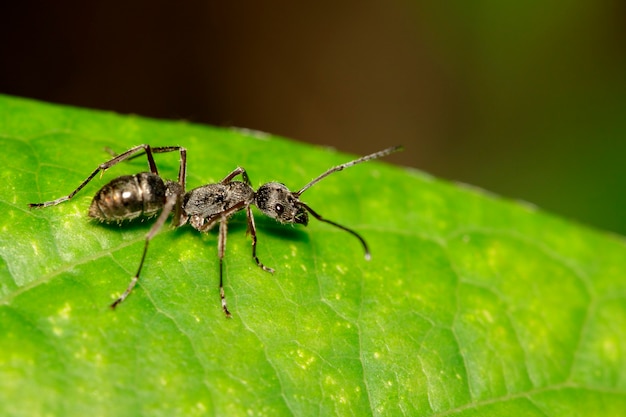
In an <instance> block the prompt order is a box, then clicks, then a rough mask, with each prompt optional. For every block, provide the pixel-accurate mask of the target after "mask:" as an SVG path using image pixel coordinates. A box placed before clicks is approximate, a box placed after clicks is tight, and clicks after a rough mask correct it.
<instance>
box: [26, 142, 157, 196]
mask: <svg viewBox="0 0 626 417" xmlns="http://www.w3.org/2000/svg"><path fill="white" fill-rule="evenodd" d="M139 151H143V152H145V154H146V157H147V158H148V165H149V166H150V171H151V172H152V173H153V174H156V175H158V171H157V168H156V164H155V163H154V157H153V156H152V151H151V149H150V145H138V146H135V147H134V148H131V149H129V150H127V151H126V152H124V153H121V154H119V155H117V156H116V157H115V158H113V159H110V160H108V161H107V162H105V163H103V164H100V165H99V166H98V168H96V169H95V170H94V171H93V172H92V173H91V174H90V175H89V176H88V177H87V178H86V179H85V180H84V181H83V182H81V183H80V185H79V186H78V187H77V188H76V189H75V190H74V191H72V192H71V193H69V194H68V195H66V196H64V197H61V198H57V199H56V200H52V201H46V202H43V203H30V204H29V205H28V206H29V207H30V208H42V207H50V206H55V205H57V204H60V203H63V202H65V201H68V200H69V199H71V198H72V197H74V196H75V195H76V193H78V192H79V191H80V190H82V189H83V187H84V186H85V185H87V184H88V183H89V181H91V180H92V179H93V178H94V177H95V176H96V174H97V173H98V172H100V171H106V170H107V169H109V168H111V167H112V166H114V165H116V164H118V163H120V162H122V161H124V160H126V159H128V158H131V157H132V156H133V155H134V154H136V153H137V152H139Z"/></svg>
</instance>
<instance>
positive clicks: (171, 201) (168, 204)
mask: <svg viewBox="0 0 626 417" xmlns="http://www.w3.org/2000/svg"><path fill="white" fill-rule="evenodd" d="M178 200H179V198H178V196H177V195H175V194H173V195H170V196H169V197H168V198H167V200H166V201H165V205H164V206H163V211H162V212H161V214H160V215H159V217H158V218H157V220H156V222H155V223H154V224H153V225H152V227H151V228H150V231H148V234H146V243H145V244H144V246H143V253H142V254H141V261H140V262H139V268H137V273H135V275H134V276H133V277H132V278H131V280H130V284H128V287H127V288H126V291H124V292H123V293H122V295H120V296H119V297H118V298H117V299H116V300H115V301H114V302H113V303H112V304H111V308H112V309H115V307H117V306H118V304H120V303H121V302H122V301H124V300H125V299H126V297H128V296H129V295H130V293H131V291H132V290H133V288H135V285H137V281H139V273H141V268H142V267H143V262H144V261H145V259H146V254H147V253H148V245H149V244H150V240H152V238H153V237H154V236H155V235H156V234H157V232H158V231H159V230H160V229H161V227H163V225H164V224H165V221H166V220H167V218H168V216H169V215H170V213H171V212H172V209H173V208H174V206H175V205H176V204H177V201H178Z"/></svg>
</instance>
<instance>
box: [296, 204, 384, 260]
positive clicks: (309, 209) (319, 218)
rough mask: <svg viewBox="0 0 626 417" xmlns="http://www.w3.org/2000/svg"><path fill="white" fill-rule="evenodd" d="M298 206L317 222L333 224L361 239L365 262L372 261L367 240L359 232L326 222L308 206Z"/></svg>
mask: <svg viewBox="0 0 626 417" xmlns="http://www.w3.org/2000/svg"><path fill="white" fill-rule="evenodd" d="M298 205H300V206H301V207H304V208H305V209H306V210H307V211H308V212H309V213H311V214H312V215H313V217H315V218H316V219H317V220H319V221H321V222H324V223H328V224H332V225H333V226H335V227H338V228H340V229H341V230H345V231H346V232H348V233H350V234H351V235H353V236H354V237H356V238H357V239H359V241H360V242H361V245H363V250H365V260H366V261H369V260H370V259H372V256H371V255H370V250H369V248H368V247H367V243H365V239H363V237H362V236H361V235H360V234H358V233H357V232H355V231H354V230H352V229H348V228H347V227H345V226H342V225H340V224H339V223H335V222H333V221H330V220H326V219H325V218H323V217H322V216H320V215H319V214H317V213H316V212H314V211H313V209H312V208H311V207H309V206H307V205H306V204H304V203H302V202H299V203H298Z"/></svg>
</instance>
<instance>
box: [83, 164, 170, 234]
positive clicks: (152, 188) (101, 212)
mask: <svg viewBox="0 0 626 417" xmlns="http://www.w3.org/2000/svg"><path fill="white" fill-rule="evenodd" d="M166 190H167V187H166V186H165V184H164V183H163V180H162V179H161V178H160V177H159V176H158V175H155V174H151V173H149V172H142V173H139V174H137V175H124V176H121V177H118V178H115V179H114V180H112V181H111V182H109V183H108V184H106V185H105V186H104V187H102V188H101V189H100V191H98V192H97V193H96V195H95V196H94V198H93V200H92V201H91V206H90V207H89V216H90V217H93V218H95V219H98V220H100V221H102V222H107V223H109V222H119V221H122V220H132V219H135V218H137V217H141V216H145V217H150V216H154V215H156V214H157V213H158V212H159V210H161V209H162V208H163V204H164V203H165V193H166Z"/></svg>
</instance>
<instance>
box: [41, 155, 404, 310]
mask: <svg viewBox="0 0 626 417" xmlns="http://www.w3.org/2000/svg"><path fill="white" fill-rule="evenodd" d="M401 149H402V147H401V146H395V147H391V148H387V149H384V150H382V151H379V152H376V153H373V154H370V155H367V156H364V157H361V158H359V159H356V160H354V161H351V162H347V163H345V164H341V165H337V166H335V167H333V168H330V169H328V170H327V171H325V172H324V173H322V174H321V175H319V176H318V177H316V178H315V179H313V180H312V181H311V182H309V183H308V184H306V185H305V186H304V187H302V188H301V189H300V190H299V191H296V192H292V191H290V190H289V189H288V188H287V187H286V186H285V185H284V184H281V183H278V182H268V183H266V184H264V185H262V186H261V187H259V188H258V189H257V190H256V191H255V190H254V189H253V188H252V186H251V183H250V179H249V178H248V174H247V172H246V170H245V169H243V168H241V167H237V168H236V169H235V170H233V171H232V172H231V173H230V174H228V175H227V176H226V177H224V179H222V180H221V181H220V182H218V183H214V184H206V185H203V186H200V187H198V188H194V189H193V190H191V191H188V192H186V191H185V177H186V171H187V151H186V149H185V148H183V147H181V146H164V147H151V146H149V145H139V146H135V147H133V148H131V149H129V150H127V151H126V152H123V153H121V154H119V155H116V156H115V157H113V158H112V159H110V160H108V161H107V162H104V163H102V164H100V165H99V166H98V167H97V168H96V169H95V170H94V171H93V172H92V173H91V174H90V175H89V176H88V177H87V178H86V179H85V180H84V181H83V182H82V183H80V185H79V186H78V187H77V188H76V189H75V190H74V191H72V192H71V193H70V194H68V195H66V196H64V197H61V198H58V199H56V200H52V201H46V202H43V203H31V204H29V207H31V208H43V207H50V206H54V205H57V204H60V203H63V202H65V201H68V200H70V199H71V198H72V197H74V195H76V193H78V192H79V191H80V190H81V189H83V187H85V186H86V185H87V184H88V183H89V182H90V181H91V180H92V179H93V178H94V177H95V176H96V175H97V174H98V172H104V171H106V170H107V169H109V168H111V167H112V166H114V165H116V164H118V163H120V162H122V161H125V160H129V159H133V158H136V157H139V156H142V155H143V154H145V156H146V158H147V160H148V166H149V169H150V172H141V173H139V174H135V175H124V176H121V177H117V178H115V179H113V180H112V181H110V182H109V183H108V184H106V185H105V186H103V187H102V188H101V189H100V190H99V191H98V192H97V193H96V195H95V196H94V198H93V200H92V201H91V205H90V207H89V216H90V217H92V218H95V219H97V220H99V221H101V222H105V223H113V222H118V223H121V222H124V221H126V220H132V219H135V218H139V217H148V218H149V217H156V221H155V222H154V224H153V225H152V227H151V228H150V230H149V231H148V233H147V234H146V237H145V243H144V247H143V253H142V255H141V260H140V262H139V267H138V268H137V272H136V273H135V275H134V276H133V277H132V278H131V281H130V283H129V284H128V287H127V288H126V290H125V291H124V292H123V293H122V294H121V295H120V296H119V297H118V298H117V299H116V300H115V301H114V302H113V303H112V304H111V308H115V307H117V306H118V305H119V304H120V303H121V302H122V301H124V300H125V299H126V298H127V297H128V295H129V294H130V293H131V291H132V290H133V288H134V287H135V285H136V284H137V281H138V280H139V274H140V273H141V269H142V267H143V264H144V261H145V259H146V254H147V253H148V246H149V244H150V241H151V240H152V238H153V237H154V236H155V235H156V234H157V232H158V231H159V230H160V229H161V227H163V225H164V224H165V222H166V221H167V219H168V217H169V216H170V215H171V214H173V216H172V217H173V219H172V226H173V227H175V228H176V227H180V226H183V225H185V224H187V223H188V224H189V225H191V227H193V228H194V229H196V230H198V231H200V232H207V231H209V230H210V229H211V228H213V227H214V226H215V225H216V224H219V234H218V241H217V251H218V258H219V282H220V290H219V291H220V299H221V304H222V310H223V311H224V314H226V317H231V314H230V311H229V310H228V306H227V304H226V296H225V293H224V285H223V282H224V281H223V259H224V253H225V250H226V234H227V223H228V219H229V218H230V217H231V216H232V215H233V214H234V213H236V212H238V211H241V210H245V212H246V217H247V222H248V233H249V234H250V236H251V238H252V258H253V259H254V261H255V262H256V264H257V265H258V266H259V267H260V268H261V269H263V270H264V271H267V272H270V273H273V272H274V269H272V268H269V267H267V266H265V265H263V264H262V263H261V261H259V258H258V257H257V255H256V245H257V235H256V226H255V224H254V216H253V214H252V206H253V205H254V206H256V207H257V208H258V209H259V210H260V211H261V212H262V213H263V214H265V215H267V216H269V217H271V218H273V219H275V220H277V221H278V222H279V223H283V224H289V223H291V224H293V223H297V224H302V225H304V226H306V225H307V224H308V222H309V214H310V215H311V216H313V217H315V218H316V219H317V220H319V221H321V222H325V223H328V224H330V225H332V226H335V227H337V228H339V229H341V230H344V231H346V232H348V233H350V234H351V235H353V236H354V237H356V238H357V239H358V240H359V242H360V243H361V245H362V246H363V250H364V251H365V259H366V260H369V259H370V251H369V248H368V246H367V243H366V242H365V239H363V237H362V236H361V235H360V234H358V233H357V232H355V231H354V230H352V229H349V228H347V227H345V226H342V225H340V224H338V223H335V222H333V221H331V220H328V219H325V218H324V217H322V216H321V215H319V214H318V213H317V212H316V211H314V210H313V209H312V208H311V207H309V206H308V205H307V204H306V203H304V202H302V201H301V200H300V196H301V195H302V193H304V192H305V191H306V190H308V189H309V188H311V187H312V186H313V185H315V184H317V183H318V182H319V181H321V180H322V179H324V178H326V177H327V176H328V175H330V174H332V173H334V172H338V171H341V170H343V169H345V168H348V167H351V166H353V165H356V164H360V163H362V162H366V161H370V160H372V159H376V158H381V157H383V156H386V155H389V154H391V153H393V152H396V151H399V150H401ZM167 152H178V153H179V154H180V167H179V170H178V181H171V180H165V179H163V178H161V177H160V176H159V172H158V170H157V166H156V163H155V162H154V154H159V153H167ZM237 176H241V180H242V181H234V179H235V178H236V177H237Z"/></svg>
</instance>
